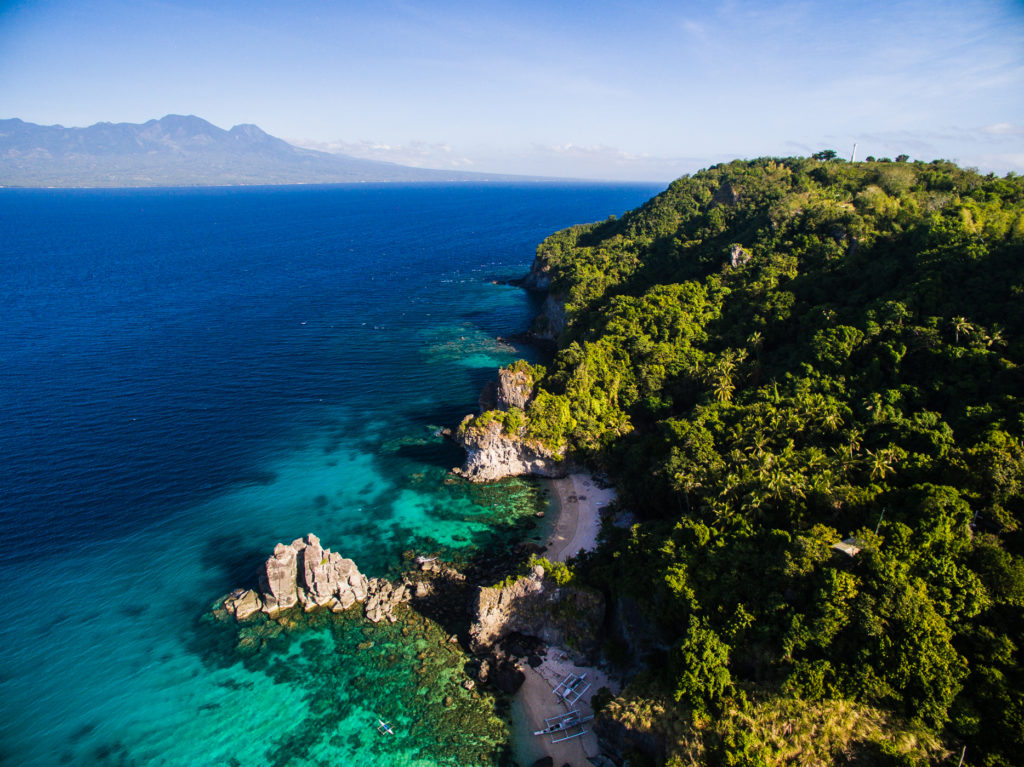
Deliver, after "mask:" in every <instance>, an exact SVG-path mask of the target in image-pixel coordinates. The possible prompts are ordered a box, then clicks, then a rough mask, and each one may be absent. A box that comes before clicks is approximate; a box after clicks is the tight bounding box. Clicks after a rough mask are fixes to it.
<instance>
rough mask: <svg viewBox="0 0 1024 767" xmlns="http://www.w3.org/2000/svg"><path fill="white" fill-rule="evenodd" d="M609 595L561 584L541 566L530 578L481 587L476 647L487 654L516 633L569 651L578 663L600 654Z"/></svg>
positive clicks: (473, 630)
mask: <svg viewBox="0 0 1024 767" xmlns="http://www.w3.org/2000/svg"><path fill="white" fill-rule="evenodd" d="M603 618H604V597H602V596H601V594H600V593H598V592H596V591H591V590H589V589H581V588H577V587H575V586H571V585H565V586H559V585H558V584H557V583H555V582H554V581H553V580H552V579H550V578H548V579H545V577H544V568H543V567H541V566H539V565H538V566H536V567H534V568H533V570H532V572H531V573H530V575H528V576H523V577H521V578H518V579H517V580H516V581H514V582H513V583H511V584H508V585H505V586H501V587H490V588H481V589H480V591H479V593H478V595H477V604H476V609H475V616H474V619H473V623H472V625H471V626H470V628H469V643H470V648H471V649H472V650H473V651H474V652H481V651H485V650H486V649H488V648H490V647H492V646H493V645H495V644H496V643H497V642H498V641H499V640H500V639H502V638H503V637H506V636H508V635H509V634H512V633H519V634H523V635H525V636H531V637H537V638H538V639H540V640H542V641H543V642H545V643H546V644H551V645H558V646H560V647H564V648H566V649H567V650H569V651H570V652H571V653H572V654H573V655H574V656H575V657H574V658H573V660H574V661H575V662H578V663H585V662H587V661H588V660H591V659H593V658H595V657H596V656H597V655H598V654H599V652H600V644H601V632H600V629H601V622H602V620H603Z"/></svg>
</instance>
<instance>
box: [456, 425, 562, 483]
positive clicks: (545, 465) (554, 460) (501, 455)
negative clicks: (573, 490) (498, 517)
mask: <svg viewBox="0 0 1024 767" xmlns="http://www.w3.org/2000/svg"><path fill="white" fill-rule="evenodd" d="M456 439H457V441H458V443H459V444H460V445H462V447H463V448H465V450H466V462H465V464H463V466H462V468H460V469H455V470H454V471H455V473H457V474H460V475H461V476H463V477H466V479H469V480H472V481H473V482H492V481H494V480H498V479H503V478H505V477H518V476H523V475H530V476H534V477H564V476H566V475H567V474H568V473H569V465H568V462H567V461H566V460H564V455H565V449H564V448H562V449H561V450H552V449H550V448H548V447H546V446H545V445H542V444H541V443H539V442H535V441H531V440H525V439H523V438H521V437H520V436H518V435H512V434H506V433H505V431H504V430H503V428H502V424H501V423H499V422H498V421H491V422H490V423H488V424H486V425H485V426H474V425H468V426H467V425H466V424H465V423H464V424H463V427H460V429H459V431H458V433H457V435H456Z"/></svg>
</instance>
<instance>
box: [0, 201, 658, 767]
mask: <svg viewBox="0 0 1024 767" xmlns="http://www.w3.org/2000/svg"><path fill="white" fill-rule="evenodd" d="M659 189H660V187H657V186H654V185H649V184H648V185H598V184H522V185H492V184H487V185H451V186H444V185H436V186H435V185H422V186H417V185H408V186H406V185H357V186H343V187H330V186H323V187H249V188H205V189H198V188H197V189H147V190H13V189H7V190H0V293H2V299H3V307H4V311H3V313H2V320H0V322H2V327H3V332H2V333H0V371H2V372H0V376H2V381H0V412H2V414H3V418H2V420H0V459H2V466H0V468H2V471H0V499H2V506H0V533H2V540H3V542H4V555H3V557H2V560H0V578H2V582H3V584H4V588H3V593H4V594H6V597H5V603H6V608H7V612H6V613H5V616H4V620H3V624H2V628H0V640H2V641H0V647H2V648H3V653H2V655H0V700H2V701H3V716H2V717H0V763H3V764H11V765H26V766H29V765H55V764H69V765H87V764H88V765H94V764H99V765H106V764H110V765H115V764H116V765H205V764H209V765H216V764H225V765H357V766H358V765H423V766H424V767H426V766H427V765H460V766H467V765H474V764H508V763H510V762H511V758H512V757H511V751H510V734H509V726H508V711H507V710H506V707H505V706H504V704H503V703H502V702H501V701H500V700H497V699H495V698H494V697H493V696H492V695H490V694H489V693H488V692H487V691H486V690H479V689H477V690H472V691H467V690H465V689H464V688H463V687H462V685H461V682H462V681H463V680H464V679H465V676H464V673H463V666H464V664H465V662H466V660H467V658H466V656H465V655H464V654H463V653H462V651H461V650H460V649H459V648H458V646H457V645H451V644H449V643H447V642H446V641H445V640H446V638H447V637H446V635H445V633H444V631H443V630H442V629H441V627H439V626H437V625H434V624H432V623H430V622H429V621H426V620H422V619H418V618H415V617H413V618H411V619H410V620H409V621H406V622H404V623H402V624H396V625H394V626H392V625H382V626H372V625H370V624H368V623H366V622H365V621H363V620H361V619H360V618H358V617H356V616H353V615H347V614H346V615H344V616H341V617H338V618H330V617H329V616H315V617H314V618H312V619H310V620H308V621H300V622H297V624H296V625H294V626H286V627H284V629H282V628H281V627H280V626H278V625H277V624H261V625H260V626H257V627H255V628H252V629H249V630H248V633H246V632H243V633H242V635H239V633H238V631H237V627H235V626H233V625H227V624H224V623H219V622H217V621H215V620H212V619H211V617H210V608H211V606H212V605H213V604H214V602H215V601H216V600H217V598H218V597H220V596H222V595H223V594H225V593H226V592H228V591H230V590H231V589H233V588H234V587H236V586H244V585H249V584H252V583H253V582H254V579H255V577H256V574H257V572H258V569H259V567H260V565H261V564H262V562H263V561H264V559H265V558H266V557H267V556H268V555H269V554H270V553H271V551H272V550H273V547H274V544H275V543H277V542H278V541H283V542H289V541H291V540H292V539H294V538H297V537H300V536H303V535H305V534H306V533H310V532H312V533H315V534H316V535H318V536H319V537H320V538H321V540H322V541H323V544H324V545H325V546H329V547H330V548H331V549H333V550H335V551H339V552H340V553H342V554H343V555H344V556H347V557H351V558H352V559H354V560H355V561H356V563H357V564H358V565H359V567H360V569H361V570H362V571H363V572H364V573H366V574H368V575H370V576H371V577H372V576H393V575H396V574H397V573H399V572H400V571H401V570H402V568H403V567H406V566H407V564H408V557H409V556H410V555H411V554H410V553H411V552H416V553H422V552H430V553H440V554H442V555H443V556H445V557H452V558H456V559H458V558H460V557H461V558H465V557H468V556H471V555H472V554H474V553H476V552H481V551H484V552H486V551H489V550H491V549H492V548H495V547H501V546H507V545H509V544H510V543H514V542H516V541H518V540H524V539H530V538H531V537H532V538H534V539H537V538H539V537H540V532H539V530H538V529H537V528H536V527H534V521H533V520H534V517H533V515H534V514H535V512H536V511H537V510H538V509H542V508H545V504H546V499H545V494H544V491H543V488H541V487H540V486H539V485H538V484H536V483H534V482H531V481H526V480H508V481H505V482H503V483H500V484H499V485H497V486H474V485H470V484H468V483H466V482H464V481H462V480H456V479H453V478H452V477H451V476H450V474H449V469H450V468H451V467H452V466H455V465H457V464H459V463H460V462H461V459H462V456H461V453H460V451H459V449H458V448H456V447H455V446H454V445H452V444H450V443H448V442H446V441H445V440H444V439H443V438H442V437H441V436H440V429H441V428H443V427H445V426H453V425H455V424H457V423H458V421H459V420H460V419H461V417H462V416H463V415H464V414H466V413H469V412H473V411H474V410H475V409H476V400H477V396H478V393H479V391H480V388H481V387H482V386H483V384H484V383H485V382H486V381H487V380H488V378H489V377H491V376H492V375H493V373H494V370H495V368H496V367H498V366H500V365H503V364H508V363H509V362H511V361H513V360H515V359H517V358H519V357H526V358H528V359H536V352H535V351H533V350H531V349H530V348H528V347H514V346H511V345H509V344H507V343H504V342H501V341H499V340H498V337H499V336H507V335H510V334H513V333H515V332H517V331H522V330H525V329H526V328H528V327H529V325H530V322H531V320H532V318H533V316H534V315H535V314H536V312H537V309H538V304H537V298H536V297H535V296H531V295H530V294H528V293H526V292H525V291H522V290H520V289H518V288H515V287H511V286H508V285H504V284H500V283H501V282H502V281H503V280H507V279H510V278H513V277H517V276H521V275H522V274H524V273H525V271H526V270H527V268H528V267H529V264H530V261H531V260H532V257H533V252H534V249H535V248H536V245H537V244H538V243H539V242H540V240H542V239H543V238H544V237H545V236H547V235H548V234H550V233H551V232H553V231H556V230H557V229H560V228H563V227H566V226H569V225H571V224H574V223H581V222H586V221H595V220H600V219H603V218H606V217H607V216H609V215H611V214H616V215H619V214H621V213H622V212H623V211H625V210H627V209H629V208H632V207H635V206H637V205H638V204H640V203H642V202H643V201H644V200H646V199H647V198H649V197H650V196H651V195H652V194H654V193H656V192H657V191H659ZM378 716H380V717H383V718H385V719H388V720H390V721H392V722H393V723H394V728H395V735H394V736H383V735H380V734H379V733H378V732H377V730H376V729H375V724H376V718H377V717H378Z"/></svg>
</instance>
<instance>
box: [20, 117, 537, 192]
mask: <svg viewBox="0 0 1024 767" xmlns="http://www.w3.org/2000/svg"><path fill="white" fill-rule="evenodd" d="M509 179H519V180H522V177H518V176H499V175H488V174H483V173H464V172H459V171H446V170H425V169H422V168H411V167H408V166H405V165H395V164H392V163H387V162H378V161H374V160H363V159H359V158H356V157H348V156H345V155H336V154H328V153H326V152H316V151H313V150H311V149H300V148H299V147H296V146H292V145H291V144H289V143H287V142H285V141H282V140H281V139H279V138H274V137H273V136H271V135H268V134H267V133H264V132H263V131H262V130H260V129H259V128H258V127H256V126H255V125H236V126H235V127H234V128H232V129H231V130H223V129H221V128H218V127H217V126H215V125H212V124H211V123H208V122H207V121H206V120H203V119H201V118H199V117H195V116H192V115H190V116H187V117H184V116H181V115H167V116H166V117H164V118H161V119H160V120H150V121H149V122H146V123H142V124H141V125H139V124H135V123H97V124H96V125H91V126H89V127H88V128H65V127H63V126H61V125H35V124H34V123H27V122H24V121H23V120H19V119H16V118H15V119H10V120H0V186H8V187H10V186H20V187H137V186H221V185H223V186H228V185H240V184H337V183H357V182H380V181H406V182H415V181H433V182H445V181H449V182H450V181H489V180H509Z"/></svg>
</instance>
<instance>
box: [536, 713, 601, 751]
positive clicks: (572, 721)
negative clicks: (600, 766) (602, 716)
mask: <svg viewBox="0 0 1024 767" xmlns="http://www.w3.org/2000/svg"><path fill="white" fill-rule="evenodd" d="M593 718H594V717H593V716H584V717H581V716H580V712H579V711H576V710H575V709H574V710H572V711H569V712H567V713H564V714H559V715H558V716H552V717H548V718H547V719H545V720H544V725H545V727H544V729H543V730H537V731H535V732H534V733H533V734H534V735H551V736H555V735H563V737H561V738H556V737H552V738H551V742H552V743H561V742H562V741H563V740H571V739H572V738H578V737H579V736H580V735H584V734H585V733H586V732H587V731H586V730H585V729H583V723H584V722H589V721H590V720H591V719H593ZM577 727H579V732H571V730H573V729H575V728H577Z"/></svg>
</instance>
